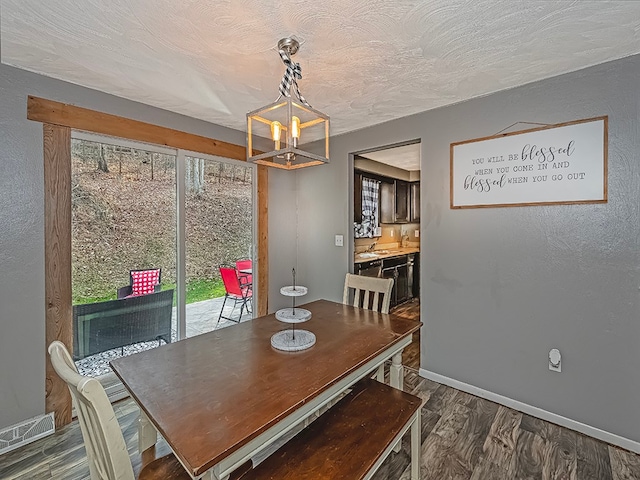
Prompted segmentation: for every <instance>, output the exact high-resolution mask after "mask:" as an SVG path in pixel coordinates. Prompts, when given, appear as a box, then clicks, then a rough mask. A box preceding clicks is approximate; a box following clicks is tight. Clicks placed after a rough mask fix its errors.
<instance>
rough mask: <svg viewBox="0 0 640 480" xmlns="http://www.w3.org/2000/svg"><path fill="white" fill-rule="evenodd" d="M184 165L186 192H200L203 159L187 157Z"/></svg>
mask: <svg viewBox="0 0 640 480" xmlns="http://www.w3.org/2000/svg"><path fill="white" fill-rule="evenodd" d="M185 167H186V168H185V183H186V186H187V192H190V193H195V194H199V193H202V191H203V190H204V159H203V158H191V157H187V163H186V165H185Z"/></svg>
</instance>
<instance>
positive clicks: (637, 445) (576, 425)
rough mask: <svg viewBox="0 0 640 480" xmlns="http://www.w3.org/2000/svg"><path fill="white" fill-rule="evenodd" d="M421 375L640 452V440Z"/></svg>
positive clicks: (445, 379) (431, 375)
mask: <svg viewBox="0 0 640 480" xmlns="http://www.w3.org/2000/svg"><path fill="white" fill-rule="evenodd" d="M420 376H421V377H424V378H428V379H429V380H433V381H434V382H438V383H442V384H444V385H448V386H449V387H453V388H457V389H458V390H462V391H463V392H467V393H470V394H471V395H475V396H477V397H481V398H486V399H487V400H491V401H492V402H496V403H499V404H500V405H504V406H505V407H509V408H513V409H514V410H518V411H519V412H522V413H526V414H528V415H531V416H532V417H536V418H540V419H542V420H546V421H547V422H551V423H555V424H557V425H560V426H562V427H566V428H569V429H571V430H575V431H577V432H580V433H584V434H585V435H589V436H590V437H593V438H597V439H598V440H602V441H603V442H606V443H610V444H611V445H616V446H618V447H620V448H624V449H625V450H630V451H632V452H634V453H638V454H640V442H636V441H634V440H630V439H628V438H624V437H621V436H619V435H615V434H613V433H610V432H606V431H604V430H600V429H599V428H596V427H592V426H590V425H587V424H585V423H581V422H577V421H576V420H572V419H570V418H567V417H563V416H561V415H556V414H555V413H551V412H548V411H546V410H542V409H541V408H538V407H534V406H532V405H529V404H526V403H522V402H519V401H518V400H513V399H512V398H509V397H504V396H502V395H499V394H497V393H493V392H490V391H488V390H483V389H482V388H479V387H476V386H473V385H469V384H468V383H464V382H460V381H458V380H454V379H453V378H449V377H445V376H444V375H440V374H438V373H434V372H430V371H428V370H425V369H424V368H421V369H420Z"/></svg>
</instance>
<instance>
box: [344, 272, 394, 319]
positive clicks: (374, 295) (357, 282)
mask: <svg viewBox="0 0 640 480" xmlns="http://www.w3.org/2000/svg"><path fill="white" fill-rule="evenodd" d="M392 289H393V278H376V277H367V276H364V275H354V274H352V273H347V276H346V277H345V279H344V292H343V294H342V303H344V304H345V305H353V306H354V307H359V308H366V309H367V310H373V311H375V312H381V313H389V304H390V302H391V290H392ZM352 292H353V301H350V300H349V299H350V295H351V294H352Z"/></svg>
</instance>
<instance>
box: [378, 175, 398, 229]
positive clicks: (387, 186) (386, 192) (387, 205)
mask: <svg viewBox="0 0 640 480" xmlns="http://www.w3.org/2000/svg"><path fill="white" fill-rule="evenodd" d="M380 223H396V187H395V183H394V182H393V181H391V182H389V181H386V182H382V183H381V184H380Z"/></svg>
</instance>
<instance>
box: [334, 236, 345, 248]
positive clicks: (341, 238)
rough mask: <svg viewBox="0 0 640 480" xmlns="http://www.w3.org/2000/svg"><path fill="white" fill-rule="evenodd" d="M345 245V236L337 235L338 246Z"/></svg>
mask: <svg viewBox="0 0 640 480" xmlns="http://www.w3.org/2000/svg"><path fill="white" fill-rule="evenodd" d="M343 246H344V237H343V236H342V235H336V247H343Z"/></svg>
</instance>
